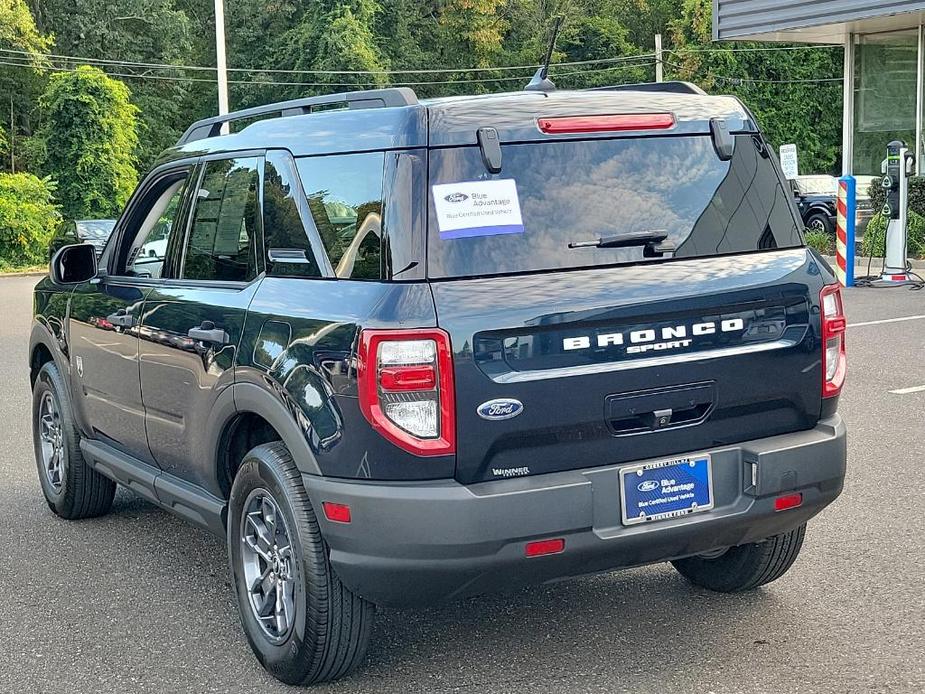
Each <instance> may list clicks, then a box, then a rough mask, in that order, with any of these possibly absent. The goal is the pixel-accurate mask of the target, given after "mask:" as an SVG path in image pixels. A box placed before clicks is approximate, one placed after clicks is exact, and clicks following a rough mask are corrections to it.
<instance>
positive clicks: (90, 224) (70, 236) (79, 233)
mask: <svg viewBox="0 0 925 694" xmlns="http://www.w3.org/2000/svg"><path fill="white" fill-rule="evenodd" d="M115 225H116V220H115V219H67V220H65V221H63V222H61V224H59V225H58V229H57V230H56V231H55V236H54V238H53V239H52V242H51V245H50V247H49V251H48V257H49V259H51V256H53V255H54V254H55V253H56V252H57V250H58V249H59V248H61V247H62V246H67V245H69V244H72V243H89V244H92V245H93V247H94V249H96V257H97V258H99V257H100V255H101V254H102V253H103V249H104V248H105V247H106V242H107V241H108V240H109V235H110V234H111V233H112V229H113V227H114V226H115Z"/></svg>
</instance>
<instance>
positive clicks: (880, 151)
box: [713, 0, 925, 175]
mask: <svg viewBox="0 0 925 694" xmlns="http://www.w3.org/2000/svg"><path fill="white" fill-rule="evenodd" d="M923 23H925V0H777V2H769V1H768V0H713V38H714V40H717V41H766V42H781V43H806V44H842V45H844V47H845V68H844V113H843V123H844V127H843V130H842V152H843V158H842V161H843V173H845V174H855V175H877V174H879V173H880V162H881V161H882V160H883V158H884V157H885V156H886V153H885V151H886V144H887V143H888V142H889V141H890V140H897V139H898V140H904V141H905V142H906V143H907V144H908V145H909V148H910V149H915V144H914V143H918V147H917V149H918V151H917V154H918V156H917V167H918V173H919V174H922V173H925V162H923V158H925V157H923V155H925V151H923V132H922V125H923V124H922V113H923V96H925V93H923V92H925V72H923V64H925V33H923V31H925V26H923ZM820 77H828V75H820Z"/></svg>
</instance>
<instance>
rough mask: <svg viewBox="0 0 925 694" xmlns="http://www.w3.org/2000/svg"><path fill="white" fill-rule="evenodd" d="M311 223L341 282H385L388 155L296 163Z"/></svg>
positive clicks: (321, 159)
mask: <svg viewBox="0 0 925 694" xmlns="http://www.w3.org/2000/svg"><path fill="white" fill-rule="evenodd" d="M296 163H297V166H298V169H299V177H300V178H301V179H302V187H303V188H304V190H305V195H306V196H307V197H308V206H309V209H311V213H312V219H313V220H314V222H315V226H316V227H317V228H318V233H319V234H320V235H321V242H322V243H323V244H324V249H325V251H327V254H328V258H329V259H330V261H331V266H332V267H333V268H334V273H335V274H336V275H337V276H338V277H343V278H352V279H380V278H381V276H382V271H381V258H382V171H383V166H384V163H385V155H384V154H383V153H382V152H373V153H368V154H338V155H332V156H324V157H305V158H301V159H297V160H296Z"/></svg>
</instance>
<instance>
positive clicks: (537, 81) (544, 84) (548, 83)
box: [524, 15, 562, 92]
mask: <svg viewBox="0 0 925 694" xmlns="http://www.w3.org/2000/svg"><path fill="white" fill-rule="evenodd" d="M561 26H562V15H559V16H558V17H556V23H555V24H553V25H552V36H551V37H550V39H549V46H547V48H546V58H545V59H544V60H543V65H542V67H541V68H540V69H539V70H537V71H536V74H535V75H533V79H531V80H530V83H529V84H528V85H527V86H526V87H524V91H527V92H554V91H555V90H556V85H555V84H553V81H552V80H551V79H549V77H547V75H548V74H549V63H550V61H551V60H552V52H553V51H554V50H555V48H556V39H557V38H559V27H561Z"/></svg>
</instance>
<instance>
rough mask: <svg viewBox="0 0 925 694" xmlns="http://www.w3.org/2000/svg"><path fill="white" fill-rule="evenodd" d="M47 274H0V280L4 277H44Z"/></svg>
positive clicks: (41, 272) (36, 272)
mask: <svg viewBox="0 0 925 694" xmlns="http://www.w3.org/2000/svg"><path fill="white" fill-rule="evenodd" d="M47 274H48V271H47V270H45V271H42V270H29V271H27V272H0V279H3V278H4V277H44V276H45V275H47Z"/></svg>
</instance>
